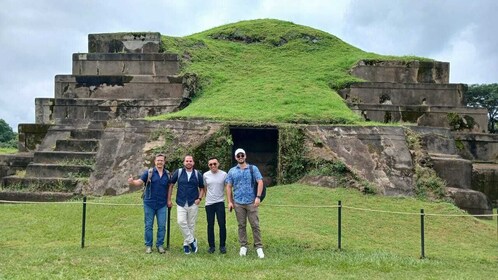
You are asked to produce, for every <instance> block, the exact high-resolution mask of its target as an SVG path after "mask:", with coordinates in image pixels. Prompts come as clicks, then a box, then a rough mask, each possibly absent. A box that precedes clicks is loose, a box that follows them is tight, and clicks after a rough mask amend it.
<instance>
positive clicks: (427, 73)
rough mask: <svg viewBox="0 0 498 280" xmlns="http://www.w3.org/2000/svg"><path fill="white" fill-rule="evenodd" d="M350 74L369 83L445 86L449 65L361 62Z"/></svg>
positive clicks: (440, 63) (444, 63) (409, 62)
mask: <svg viewBox="0 0 498 280" xmlns="http://www.w3.org/2000/svg"><path fill="white" fill-rule="evenodd" d="M350 73H351V74H352V75H354V76H356V77H359V78H361V79H365V80H367V81H371V82H387V83H436V84H447V83H448V82H449V76H450V64H449V63H448V62H439V61H377V60H362V61H360V62H358V63H357V64H356V65H355V66H353V68H352V69H351V70H350Z"/></svg>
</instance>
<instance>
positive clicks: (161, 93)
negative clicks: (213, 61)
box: [55, 75, 183, 99]
mask: <svg viewBox="0 0 498 280" xmlns="http://www.w3.org/2000/svg"><path fill="white" fill-rule="evenodd" d="M182 96H183V85H182V80H181V78H177V77H173V76H171V77H169V76H142V75H128V76H74V75H57V76H56V77H55V98H123V99H130V98H133V99H154V98H181V97H182Z"/></svg>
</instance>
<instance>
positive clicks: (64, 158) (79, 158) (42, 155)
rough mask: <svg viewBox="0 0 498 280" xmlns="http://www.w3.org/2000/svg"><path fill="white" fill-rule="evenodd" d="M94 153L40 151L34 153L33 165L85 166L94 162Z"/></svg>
mask: <svg viewBox="0 0 498 280" xmlns="http://www.w3.org/2000/svg"><path fill="white" fill-rule="evenodd" d="M96 154H97V153H96V152H75V151H40V152H35V153H34V157H33V162H35V163H64V162H65V163H73V164H75V163H77V162H83V163H85V164H88V163H91V162H93V161H95V155H96Z"/></svg>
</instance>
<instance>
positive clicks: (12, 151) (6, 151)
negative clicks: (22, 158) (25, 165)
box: [0, 147, 18, 155]
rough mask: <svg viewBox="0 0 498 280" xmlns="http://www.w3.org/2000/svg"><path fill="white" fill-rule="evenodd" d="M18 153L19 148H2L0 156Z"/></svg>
mask: <svg viewBox="0 0 498 280" xmlns="http://www.w3.org/2000/svg"><path fill="white" fill-rule="evenodd" d="M17 152H18V151H17V148H5V147H0V155H2V154H15V153H17Z"/></svg>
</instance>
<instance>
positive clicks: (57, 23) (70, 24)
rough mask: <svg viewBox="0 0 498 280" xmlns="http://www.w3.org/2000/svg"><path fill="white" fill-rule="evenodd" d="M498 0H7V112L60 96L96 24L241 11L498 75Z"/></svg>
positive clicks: (1, 55) (0, 36)
mask: <svg viewBox="0 0 498 280" xmlns="http://www.w3.org/2000/svg"><path fill="white" fill-rule="evenodd" d="M497 12H498V1H496V0H479V1H471V0H395V1H394V0H328V1H327V0H298V1H293V0H259V1H258V0H246V1H243V0H233V1H229V0H225V1H221V0H220V1H210V0H190V1H181V0H157V1H152V0H151V1H138V0H119V1H115V0H105V1H102V0H86V1H84V0H73V1H67V0H31V1H28V0H2V1H1V4H0V60H1V67H0V110H1V111H0V118H2V119H4V120H5V121H6V122H7V123H8V124H9V125H10V126H11V127H12V128H13V129H14V130H15V131H17V125H18V124H19V123H34V121H35V117H34V116H35V98H36V97H53V96H54V77H55V75H58V74H70V73H71V65H72V61H71V59H72V54H73V53H77V52H87V51H88V43H87V38H88V37H87V36H88V34H91V33H107V32H127V31H157V32H160V33H161V34H164V35H171V36H187V35H191V34H193V33H197V32H200V31H204V30H207V29H210V28H212V27H216V26H220V25H224V24H228V23H234V22H237V21H240V20H250V19H261V18H273V19H280V20H286V21H291V22H294V23H296V24H301V25H306V26H310V27H313V28H316V29H320V30H322V31H325V32H328V33H330V34H332V35H335V36H337V37H339V38H341V39H342V40H344V41H345V42H347V43H349V44H352V45H354V46H356V47H359V48H360V49H362V50H364V51H368V52H375V53H379V54H392V55H416V56H422V57H429V58H433V59H436V60H439V61H446V62H450V82H452V83H468V84H475V83H479V84H480V83H497V82H498V36H497V31H496V29H497V28H498V16H497Z"/></svg>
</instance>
